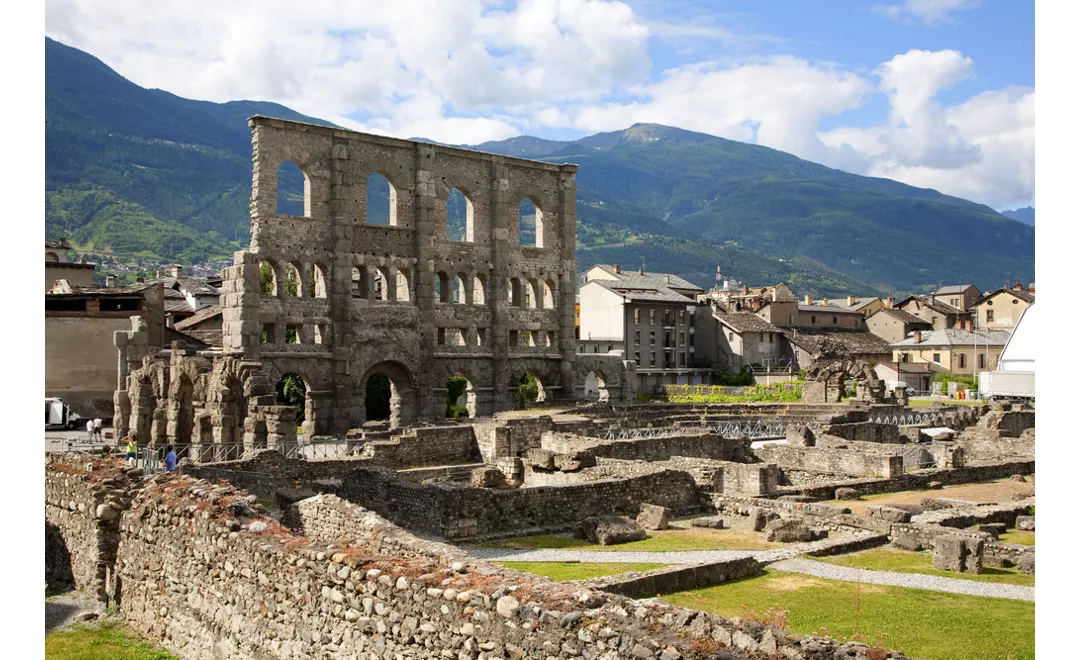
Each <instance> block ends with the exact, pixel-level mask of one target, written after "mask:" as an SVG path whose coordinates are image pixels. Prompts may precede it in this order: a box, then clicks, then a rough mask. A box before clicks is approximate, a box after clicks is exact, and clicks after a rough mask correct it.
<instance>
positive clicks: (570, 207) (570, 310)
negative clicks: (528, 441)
mask: <svg viewBox="0 0 1080 660" xmlns="http://www.w3.org/2000/svg"><path fill="white" fill-rule="evenodd" d="M576 172H577V165H560V166H559V209H558V214H559V218H558V222H559V258H560V260H561V263H560V264H559V265H560V271H561V274H560V276H559V300H558V303H557V307H558V313H559V338H558V342H559V351H560V352H561V353H562V360H561V361H560V363H559V384H560V385H561V386H562V392H563V396H564V397H566V398H573V396H574V358H575V354H576V353H577V339H576V338H575V337H574V322H575V316H576V314H575V311H574V307H575V305H574V298H575V295H576V294H577V269H576V266H575V262H574V254H575V244H576V241H577V221H576V216H575V214H574V209H575V203H576V202H575V200H576V199H577V188H576V184H575V180H574V177H575V174H576Z"/></svg>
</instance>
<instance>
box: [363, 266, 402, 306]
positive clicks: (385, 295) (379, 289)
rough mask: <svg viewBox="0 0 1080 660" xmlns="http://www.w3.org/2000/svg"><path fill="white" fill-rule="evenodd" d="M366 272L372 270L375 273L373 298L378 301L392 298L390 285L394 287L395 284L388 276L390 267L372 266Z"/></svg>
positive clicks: (386, 300) (387, 300)
mask: <svg viewBox="0 0 1080 660" xmlns="http://www.w3.org/2000/svg"><path fill="white" fill-rule="evenodd" d="M368 272H372V273H374V275H375V300H378V301H380V302H389V301H390V300H393V298H391V295H392V292H391V287H394V288H395V289H396V287H397V284H396V283H395V282H394V281H393V280H392V279H391V277H390V273H391V272H392V270H391V269H390V268H383V267H377V268H372V269H371V270H369V271H368ZM393 293H396V291H393Z"/></svg>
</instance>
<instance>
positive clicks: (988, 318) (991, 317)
mask: <svg viewBox="0 0 1080 660" xmlns="http://www.w3.org/2000/svg"><path fill="white" fill-rule="evenodd" d="M986 322H987V323H993V322H994V310H992V309H988V310H986Z"/></svg>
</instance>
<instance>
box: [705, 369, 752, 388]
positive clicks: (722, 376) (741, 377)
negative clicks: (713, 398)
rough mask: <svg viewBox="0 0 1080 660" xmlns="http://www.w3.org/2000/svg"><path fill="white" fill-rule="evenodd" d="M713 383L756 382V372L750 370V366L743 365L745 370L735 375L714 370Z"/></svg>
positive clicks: (736, 383) (730, 384)
mask: <svg viewBox="0 0 1080 660" xmlns="http://www.w3.org/2000/svg"><path fill="white" fill-rule="evenodd" d="M712 379H713V385H726V386H733V387H738V386H745V385H753V384H754V373H753V372H752V371H751V370H750V367H743V370H742V371H740V372H739V373H737V374H735V375H734V376H733V375H731V374H727V373H724V372H723V371H713V373H712Z"/></svg>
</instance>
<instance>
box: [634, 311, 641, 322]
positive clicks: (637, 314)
mask: <svg viewBox="0 0 1080 660" xmlns="http://www.w3.org/2000/svg"><path fill="white" fill-rule="evenodd" d="M640 323H641V310H640V309H635V310H634V325H639V324H640Z"/></svg>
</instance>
